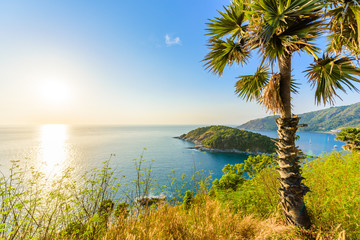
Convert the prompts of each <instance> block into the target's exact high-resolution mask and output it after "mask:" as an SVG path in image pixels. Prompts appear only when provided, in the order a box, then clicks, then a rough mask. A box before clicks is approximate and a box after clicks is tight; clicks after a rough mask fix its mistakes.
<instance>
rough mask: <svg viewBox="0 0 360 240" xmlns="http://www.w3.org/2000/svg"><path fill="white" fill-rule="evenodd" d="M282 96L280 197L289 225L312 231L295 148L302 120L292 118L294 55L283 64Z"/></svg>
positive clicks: (288, 56) (281, 70) (278, 121)
mask: <svg viewBox="0 0 360 240" xmlns="http://www.w3.org/2000/svg"><path fill="white" fill-rule="evenodd" d="M279 70H280V76H281V77H280V97H281V100H282V104H283V112H282V113H281V117H280V118H277V119H276V124H277V126H278V136H279V139H278V141H277V142H276V145H277V147H278V150H277V154H278V164H279V168H278V171H279V173H280V179H279V180H280V188H279V195H280V199H281V205H282V207H283V211H284V215H285V220H286V223H287V224H290V225H295V226H300V227H304V228H309V227H310V225H311V223H310V218H309V215H308V213H307V210H306V207H305V203H304V195H305V194H306V193H307V192H308V191H309V188H308V187H306V186H305V185H304V184H303V183H301V181H302V180H303V179H304V178H303V177H301V170H300V166H299V160H300V157H299V149H298V148H297V147H295V136H296V131H297V129H298V123H299V120H300V118H298V117H297V116H294V117H292V116H291V96H290V92H291V90H290V80H291V55H287V56H285V57H284V58H282V59H280V61H279Z"/></svg>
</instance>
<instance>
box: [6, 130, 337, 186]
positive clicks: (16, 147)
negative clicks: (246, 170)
mask: <svg viewBox="0 0 360 240" xmlns="http://www.w3.org/2000/svg"><path fill="white" fill-rule="evenodd" d="M197 127H199V126H92V127H90V126H87V127H84V126H83V127H79V126H67V125H43V126H38V127H2V128H0V143H1V144H0V159H1V160H0V164H1V165H0V170H1V171H2V172H3V173H6V172H7V170H8V169H9V166H10V161H11V160H21V161H22V162H27V163H30V164H32V165H34V166H36V167H37V168H38V169H40V170H41V171H43V172H44V173H45V174H48V175H55V174H56V173H57V172H59V171H61V170H63V169H64V168H66V167H67V166H71V167H73V168H74V169H75V171H77V172H78V173H82V172H84V171H86V170H89V169H91V168H94V167H101V165H102V162H103V161H105V160H108V159H109V158H110V155H111V154H114V156H112V157H111V160H110V165H111V166H112V167H113V168H114V169H117V170H121V171H122V174H123V175H125V176H127V177H130V178H131V177H133V176H134V174H135V171H134V162H133V160H134V159H139V158H140V156H141V155H142V156H143V158H144V159H146V160H155V161H154V162H152V170H153V174H154V176H155V177H156V178H157V179H158V182H159V184H160V185H163V184H167V185H168V184H169V179H168V177H167V175H169V174H171V172H172V170H174V171H175V172H176V174H177V176H180V175H181V174H182V173H185V174H186V175H187V176H190V175H192V174H193V173H194V171H196V170H199V169H204V170H205V171H206V172H208V171H212V172H213V173H214V175H213V178H219V177H220V176H221V174H222V172H221V169H222V168H223V166H224V165H225V164H236V163H242V162H244V160H245V159H246V158H247V156H246V155H240V154H230V153H208V152H199V151H196V150H191V149H189V147H191V146H193V144H192V143H189V142H186V141H183V140H180V139H176V138H173V137H175V136H179V135H181V134H183V133H187V132H188V131H190V130H192V129H195V128H197ZM260 133H262V134H265V135H268V136H270V137H276V132H275V131H267V132H260ZM298 135H299V136H300V140H299V141H298V142H297V144H298V145H299V146H300V147H301V148H302V149H303V151H304V152H305V153H307V154H309V155H318V154H321V153H325V152H330V151H332V150H333V149H334V148H335V149H337V150H340V149H341V146H342V145H343V144H342V143H341V142H338V141H335V140H334V137H335V135H332V134H324V133H312V132H310V133H309V132H299V133H298ZM335 145H336V146H335Z"/></svg>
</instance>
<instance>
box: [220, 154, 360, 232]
mask: <svg viewBox="0 0 360 240" xmlns="http://www.w3.org/2000/svg"><path fill="white" fill-rule="evenodd" d="M248 160H249V159H248ZM250 162H252V163H255V165H254V166H255V167H257V169H258V171H257V173H256V174H255V175H253V176H252V177H251V178H250V179H249V180H246V181H244V182H243V183H241V184H239V185H238V186H237V187H236V190H233V189H232V188H221V187H219V186H217V187H214V191H215V193H214V195H216V198H217V199H219V200H221V201H222V202H223V203H224V204H226V205H228V206H230V207H231V209H232V210H233V211H234V212H241V213H243V214H245V215H247V214H252V215H254V216H256V217H260V218H269V217H275V218H277V219H282V218H283V217H282V215H281V213H280V211H279V199H278V197H277V196H276V195H277V190H278V187H279V184H278V182H277V178H278V177H279V174H278V173H277V171H276V169H275V166H274V165H272V163H271V161H270V162H268V160H266V159H265V158H264V156H262V157H261V156H257V157H251V158H250ZM266 162H268V163H270V164H268V165H266V164H264V163H266ZM245 165H246V162H245ZM243 169H245V168H244V167H243ZM225 175H226V174H225ZM225 175H224V176H225ZM303 176H304V177H305V180H304V182H305V183H306V184H307V185H308V186H309V187H310V188H311V189H312V191H311V192H310V193H309V194H308V195H307V196H306V198H305V201H306V204H307V208H308V211H309V214H310V217H311V221H312V222H313V226H312V228H311V229H310V230H309V231H308V232H307V233H308V237H314V238H315V237H316V236H318V237H319V236H323V237H324V239H337V238H338V237H339V236H340V239H341V238H342V237H344V236H347V239H360V196H359V194H358V193H359V192H360V185H359V182H360V154H356V153H354V154H352V153H346V154H345V153H343V152H333V153H331V154H327V155H324V156H320V157H318V158H316V159H309V160H308V162H306V163H304V164H303ZM221 180H223V181H225V180H226V178H223V179H220V181H221ZM213 186H216V185H215V184H214V185H213ZM223 186H226V184H223ZM344 238H345V237H344ZM310 239H311V238H310ZM319 239H321V238H319Z"/></svg>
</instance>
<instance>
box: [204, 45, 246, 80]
mask: <svg viewBox="0 0 360 240" xmlns="http://www.w3.org/2000/svg"><path fill="white" fill-rule="evenodd" d="M208 46H209V48H210V49H211V51H210V52H209V53H208V54H207V55H206V56H205V58H204V60H203V61H205V62H206V63H205V67H206V69H209V71H211V72H213V73H216V74H218V75H219V76H221V75H222V73H223V71H224V68H225V66H226V65H229V66H231V65H232V64H234V63H236V64H243V63H246V62H247V60H248V58H250V52H249V49H248V47H247V46H246V45H245V41H244V40H241V41H240V42H239V43H236V42H233V41H232V40H230V39H227V40H226V41H223V40H221V39H211V40H210V43H209V45H208Z"/></svg>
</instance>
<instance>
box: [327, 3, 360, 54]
mask: <svg viewBox="0 0 360 240" xmlns="http://www.w3.org/2000/svg"><path fill="white" fill-rule="evenodd" d="M328 3H329V7H330V9H329V10H328V11H327V13H326V15H327V17H328V18H329V30H330V32H331V34H330V35H329V40H330V41H331V44H330V46H329V49H330V50H332V51H334V52H343V51H345V52H350V53H351V54H353V55H355V56H359V54H360V2H359V1H357V0H330V1H328Z"/></svg>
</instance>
